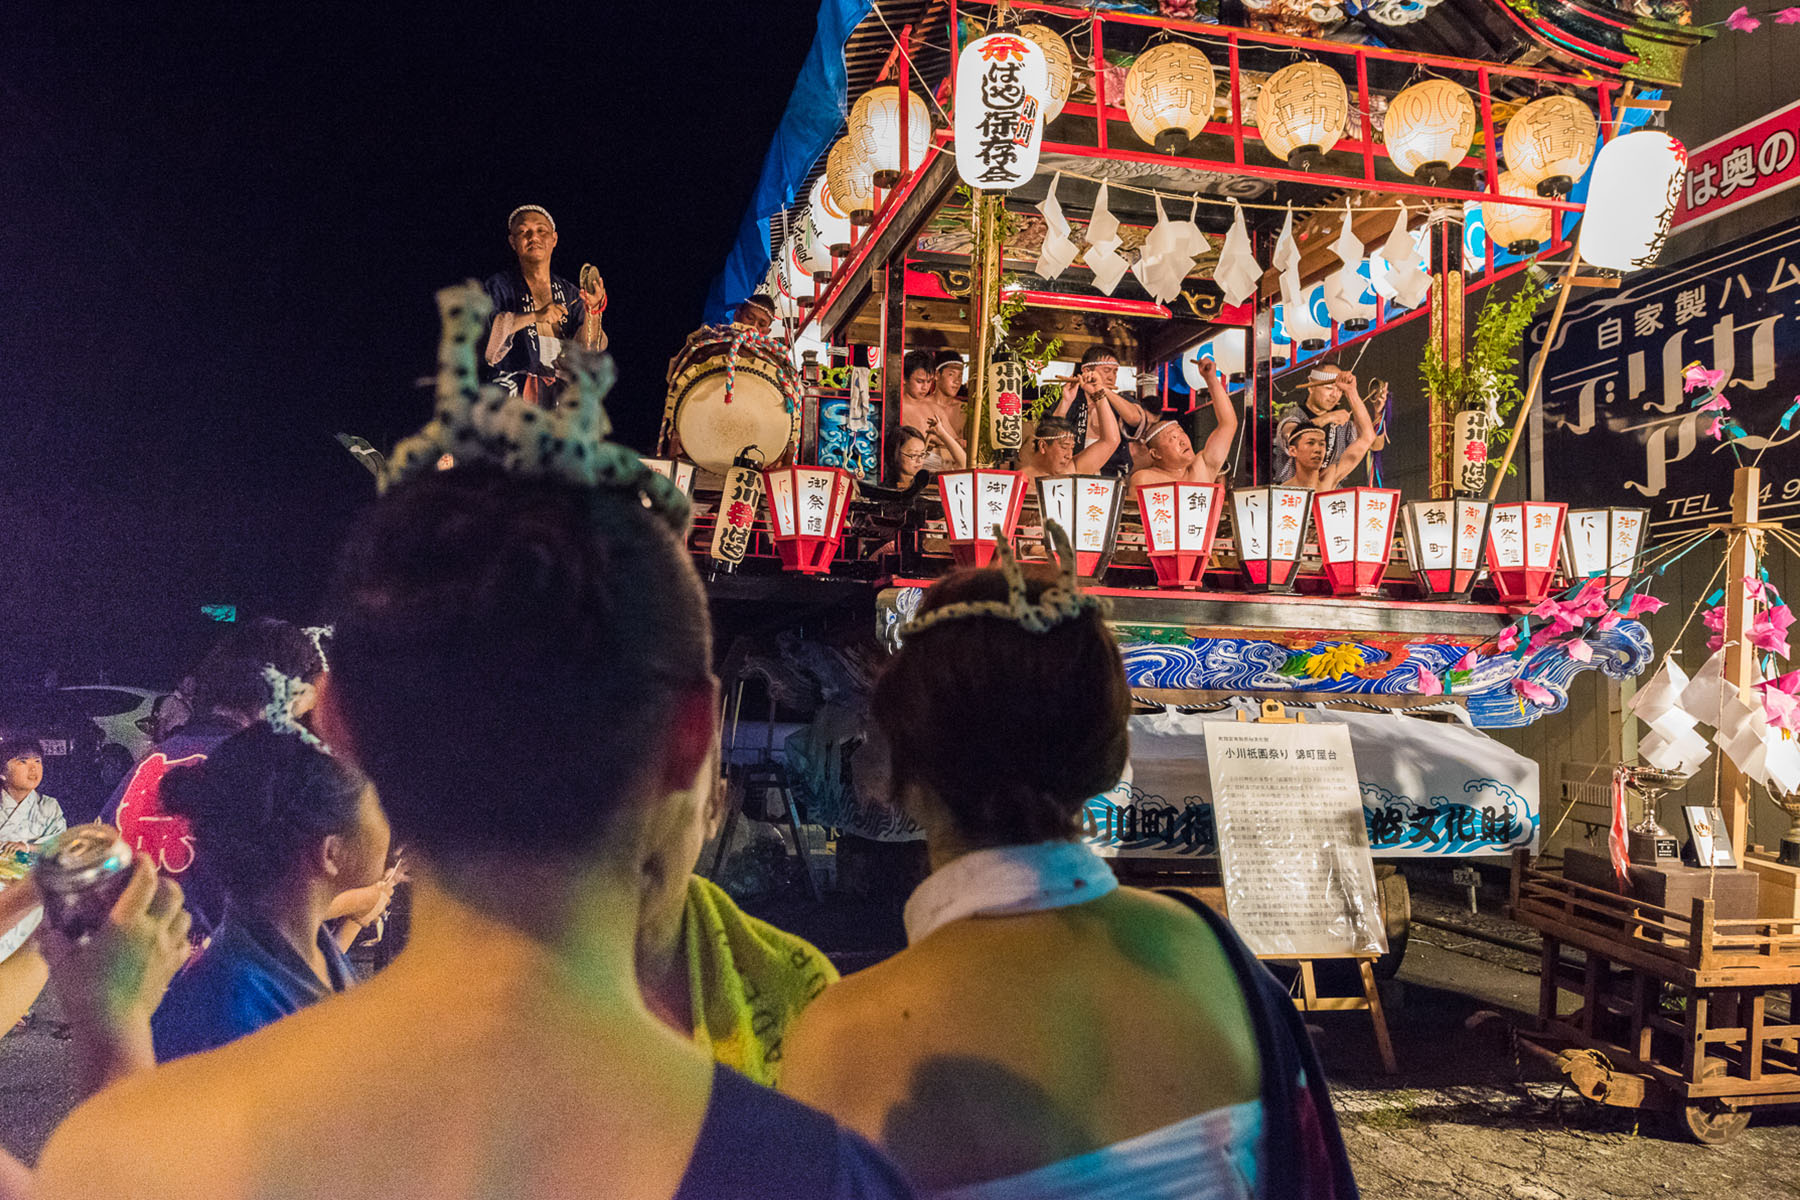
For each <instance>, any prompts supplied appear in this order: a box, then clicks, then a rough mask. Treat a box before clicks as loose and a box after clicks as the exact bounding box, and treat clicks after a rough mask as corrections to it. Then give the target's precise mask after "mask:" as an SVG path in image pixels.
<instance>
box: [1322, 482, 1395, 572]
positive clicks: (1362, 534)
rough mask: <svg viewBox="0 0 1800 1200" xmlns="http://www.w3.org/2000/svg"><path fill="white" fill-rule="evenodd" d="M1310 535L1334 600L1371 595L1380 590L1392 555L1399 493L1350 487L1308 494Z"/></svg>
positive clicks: (1389, 490) (1387, 489)
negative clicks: (1335, 597) (1313, 538)
mask: <svg viewBox="0 0 1800 1200" xmlns="http://www.w3.org/2000/svg"><path fill="white" fill-rule="evenodd" d="M1312 508H1313V536H1315V537H1317V538H1318V539H1319V562H1320V564H1321V565H1322V566H1323V567H1324V569H1325V578H1326V580H1327V581H1328V582H1329V583H1330V584H1331V590H1332V592H1333V593H1334V594H1336V595H1339V596H1373V595H1374V594H1375V593H1376V592H1378V591H1380V590H1381V580H1382V577H1383V576H1385V575H1386V574H1387V565H1388V558H1389V557H1390V556H1391V555H1392V554H1393V551H1394V518H1395V516H1396V515H1398V513H1399V510H1400V493H1399V492H1397V491H1395V490H1393V489H1392V488H1368V487H1353V488H1339V489H1337V490H1336V491H1330V492H1319V493H1317V494H1315V495H1314V496H1313V504H1312Z"/></svg>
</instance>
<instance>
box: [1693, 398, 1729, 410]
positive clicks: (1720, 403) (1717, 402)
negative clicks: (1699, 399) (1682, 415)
mask: <svg viewBox="0 0 1800 1200" xmlns="http://www.w3.org/2000/svg"><path fill="white" fill-rule="evenodd" d="M1694 411H1696V412H1730V411H1731V401H1729V400H1727V399H1726V398H1725V397H1724V396H1714V397H1713V398H1712V399H1711V400H1708V401H1707V402H1706V403H1705V404H1702V405H1701V406H1700V407H1699V408H1697V409H1695V410H1694Z"/></svg>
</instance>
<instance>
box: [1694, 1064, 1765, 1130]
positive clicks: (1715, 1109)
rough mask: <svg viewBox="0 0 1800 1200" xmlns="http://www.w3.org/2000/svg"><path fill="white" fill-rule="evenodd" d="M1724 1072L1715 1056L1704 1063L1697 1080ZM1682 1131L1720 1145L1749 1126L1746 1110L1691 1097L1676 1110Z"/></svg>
mask: <svg viewBox="0 0 1800 1200" xmlns="http://www.w3.org/2000/svg"><path fill="white" fill-rule="evenodd" d="M1723 1074H1725V1064H1724V1063H1722V1062H1720V1061H1719V1060H1718V1059H1714V1060H1713V1061H1711V1062H1709V1063H1707V1064H1706V1069H1705V1070H1704V1071H1701V1072H1700V1078H1701V1079H1715V1078H1717V1077H1718V1076H1720V1075H1723ZM1679 1120H1680V1123H1681V1128H1682V1130H1683V1131H1684V1132H1685V1133H1686V1134H1687V1135H1688V1136H1689V1137H1691V1138H1693V1139H1694V1140H1695V1141H1696V1142H1699V1143H1700V1144H1701V1145H1703V1146H1723V1145H1724V1144H1725V1143H1726V1142H1729V1141H1730V1140H1731V1139H1732V1138H1734V1137H1736V1136H1737V1135H1738V1134H1740V1133H1742V1132H1744V1130H1745V1129H1747V1128H1749V1126H1750V1110H1749V1109H1747V1108H1728V1107H1726V1106H1725V1105H1723V1104H1721V1103H1720V1102H1719V1101H1717V1100H1712V1099H1708V1100H1695V1101H1692V1102H1690V1103H1687V1104H1684V1105H1682V1106H1681V1108H1680V1110H1679Z"/></svg>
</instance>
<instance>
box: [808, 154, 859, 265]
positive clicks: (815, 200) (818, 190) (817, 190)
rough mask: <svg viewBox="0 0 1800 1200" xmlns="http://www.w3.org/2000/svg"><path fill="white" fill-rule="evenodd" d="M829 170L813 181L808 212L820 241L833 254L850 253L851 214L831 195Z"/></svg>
mask: <svg viewBox="0 0 1800 1200" xmlns="http://www.w3.org/2000/svg"><path fill="white" fill-rule="evenodd" d="M829 161H830V160H829V159H828V160H827V164H828V165H827V170H826V172H822V173H821V174H820V175H819V177H818V179H816V180H814V181H813V185H812V193H811V195H810V196H809V197H808V199H807V207H806V212H807V216H808V218H809V219H810V220H811V221H812V223H813V228H814V229H815V230H816V231H817V233H818V235H819V241H820V243H821V244H823V245H824V247H825V248H826V249H827V250H829V251H831V252H832V253H833V254H837V255H844V254H848V253H850V234H851V226H850V214H849V213H848V212H846V211H844V208H843V206H841V205H840V204H838V202H837V197H835V196H833V195H832V194H831V181H830V179H829V178H828V177H827V176H828V174H829Z"/></svg>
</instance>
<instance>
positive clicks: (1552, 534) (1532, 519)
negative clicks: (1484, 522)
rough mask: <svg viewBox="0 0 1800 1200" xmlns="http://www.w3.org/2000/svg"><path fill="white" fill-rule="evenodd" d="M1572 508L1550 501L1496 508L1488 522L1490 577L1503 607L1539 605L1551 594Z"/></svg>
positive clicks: (1534, 501)
mask: <svg viewBox="0 0 1800 1200" xmlns="http://www.w3.org/2000/svg"><path fill="white" fill-rule="evenodd" d="M1568 511H1569V506H1568V505H1566V504H1563V503H1560V502H1554V501H1548V500H1523V501H1516V502H1512V503H1508V504H1496V505H1494V509H1493V515H1492V516H1491V517H1489V519H1488V536H1487V564H1488V577H1489V578H1490V579H1492V580H1493V581H1494V590H1495V591H1496V592H1498V593H1499V594H1500V602H1501V603H1502V604H1536V603H1537V602H1538V601H1539V600H1542V599H1543V598H1544V597H1545V596H1547V595H1548V594H1549V593H1550V581H1551V580H1552V579H1553V578H1554V577H1555V575H1556V559H1557V551H1558V549H1559V548H1560V547H1561V545H1562V531H1563V520H1564V519H1565V517H1567V515H1568Z"/></svg>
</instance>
